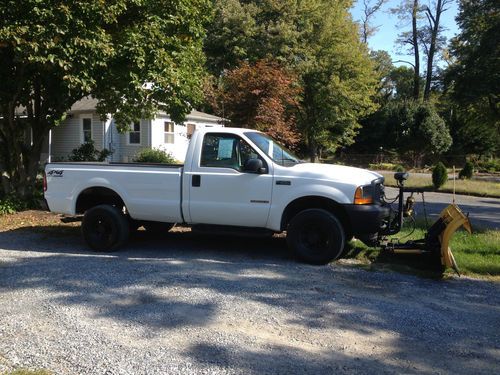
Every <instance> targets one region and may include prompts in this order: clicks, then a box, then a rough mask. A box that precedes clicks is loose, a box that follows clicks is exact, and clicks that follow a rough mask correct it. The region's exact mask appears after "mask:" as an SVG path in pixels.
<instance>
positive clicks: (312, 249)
mask: <svg viewBox="0 0 500 375" xmlns="http://www.w3.org/2000/svg"><path fill="white" fill-rule="evenodd" d="M286 240H287V244H288V247H289V248H290V249H291V250H292V251H293V252H294V254H295V255H296V256H297V257H298V258H299V259H300V260H302V261H304V262H306V263H310V264H326V263H328V262H330V261H332V260H335V259H337V258H338V257H339V256H340V255H341V254H342V251H343V249H344V244H345V232H344V228H343V227H342V224H341V223H340V221H339V220H338V219H337V218H336V217H335V216H334V215H333V214H332V213H330V212H328V211H326V210H321V209H316V208H312V209H308V210H304V211H302V212H299V213H298V214H297V215H295V216H294V217H293V218H292V220H291V221H290V225H289V226H288V229H287V236H286Z"/></svg>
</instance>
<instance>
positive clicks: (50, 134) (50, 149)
mask: <svg viewBox="0 0 500 375" xmlns="http://www.w3.org/2000/svg"><path fill="white" fill-rule="evenodd" d="M51 160H52V129H50V130H49V158H48V160H47V161H48V162H49V163H50V162H51Z"/></svg>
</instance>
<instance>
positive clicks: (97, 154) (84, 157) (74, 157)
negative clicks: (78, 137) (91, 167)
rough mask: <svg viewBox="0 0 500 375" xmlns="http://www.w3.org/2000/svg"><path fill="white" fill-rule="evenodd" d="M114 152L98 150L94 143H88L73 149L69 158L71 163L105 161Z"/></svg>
mask: <svg viewBox="0 0 500 375" xmlns="http://www.w3.org/2000/svg"><path fill="white" fill-rule="evenodd" d="M111 154H112V152H111V151H109V150H107V149H105V148H104V149H102V150H101V151H99V150H96V148H95V146H94V141H88V142H85V143H84V144H82V145H81V146H80V147H78V148H75V149H73V151H71V154H70V155H69V156H68V159H69V160H70V161H104V160H106V158H107V157H108V156H109V155H111Z"/></svg>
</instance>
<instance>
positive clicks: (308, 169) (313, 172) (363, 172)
mask: <svg viewBox="0 0 500 375" xmlns="http://www.w3.org/2000/svg"><path fill="white" fill-rule="evenodd" d="M289 168H290V169H292V170H293V171H294V172H295V173H297V174H299V175H300V176H301V177H304V178H313V179H321V180H329V181H337V182H340V183H343V184H353V185H356V186H361V185H369V184H370V183H371V182H372V181H373V180H375V179H377V178H380V177H383V176H382V175H381V174H378V173H376V172H372V171H369V170H367V169H361V168H355V167H347V166H344V165H335V164H319V163H300V164H296V165H294V166H293V167H289Z"/></svg>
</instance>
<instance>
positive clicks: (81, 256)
mask: <svg viewBox="0 0 500 375" xmlns="http://www.w3.org/2000/svg"><path fill="white" fill-rule="evenodd" d="M51 231H52V232H51ZM0 249H3V250H0V255H1V257H2V258H3V259H6V260H7V262H5V263H3V264H0V293H1V292H2V291H7V290H14V289H21V290H23V289H29V288H32V289H36V290H40V291H41V292H40V295H41V296H43V295H46V300H45V301H43V303H47V304H50V305H54V304H55V305H63V306H78V307H81V308H84V309H85V311H86V312H85V313H86V314H90V315H92V316H93V317H95V318H96V319H99V318H107V319H112V320H113V321H118V322H124V323H125V324H126V325H127V326H129V325H130V324H133V326H134V327H135V326H137V327H143V328H144V336H145V337H146V338H147V337H149V335H156V334H157V335H160V334H161V335H168V331H169V330H172V329H175V328H179V327H207V326H209V325H210V324H211V323H212V322H213V321H214V320H215V319H217V317H219V316H220V315H221V314H223V313H226V314H227V313H228V311H227V309H229V307H228V306H229V305H230V304H231V303H232V302H228V301H236V303H237V304H238V301H240V303H245V304H247V305H245V306H258V307H259V310H258V312H257V311H256V312H254V311H239V314H240V315H239V316H238V317H236V318H237V319H240V320H241V321H246V319H247V316H246V315H247V314H248V315H250V316H253V319H257V322H258V321H259V319H262V318H264V317H265V315H266V314H268V311H274V312H281V314H284V315H283V316H287V317H288V318H287V320H286V321H284V322H282V324H285V325H286V326H287V327H294V328H297V329H298V330H300V331H302V332H305V333H304V334H307V332H309V331H310V330H312V331H314V332H318V330H320V331H321V332H323V331H322V330H324V332H325V334H327V335H338V334H342V335H343V334H344V333H353V334H356V335H358V336H356V337H359V335H362V336H365V337H367V338H376V337H378V335H380V333H381V332H384V333H387V334H390V337H391V340H392V342H391V343H390V347H391V348H392V350H393V351H392V352H391V353H390V354H388V355H387V356H383V357H382V356H378V357H377V358H353V357H352V355H351V354H349V353H348V352H345V353H344V352H343V351H341V350H339V349H338V348H335V347H332V345H330V346H327V347H326V348H325V349H324V350H322V351H320V352H314V353H312V352H311V351H310V349H308V348H301V347H300V345H299V346H298V345H295V346H294V347H291V346H289V345H287V344H286V342H285V343H284V344H283V345H277V344H274V343H272V342H270V343H269V344H267V345H266V347H267V348H268V350H266V351H265V352H263V351H262V350H260V351H256V349H253V348H252V347H246V346H238V347H237V348H231V347H229V346H224V347H222V346H220V345H219V344H217V343H215V342H212V340H211V338H210V337H205V336H203V337H199V336H198V337H196V336H193V337H190V336H189V335H188V334H187V333H186V335H188V336H186V339H187V340H190V342H191V344H190V345H189V348H188V349H187V350H186V351H185V353H184V355H185V356H186V357H188V358H189V360H190V361H195V362H197V363H200V364H203V365H206V366H212V365H217V366H223V367H226V366H227V367H228V368H231V369H232V370H233V371H234V370H240V371H241V372H244V373H245V372H254V373H264V372H268V373H333V372H335V371H336V370H339V371H355V372H358V373H361V372H367V373H369V372H370V370H369V368H370V366H372V365H373V366H374V367H375V368H378V369H379V370H380V366H382V367H383V368H384V369H386V370H387V371H388V372H394V373H401V372H404V373H416V372H418V371H417V370H416V368H412V367H408V366H410V365H409V363H411V364H412V365H411V366H413V365H415V364H416V365H417V366H418V369H420V370H422V369H424V370H426V371H430V369H432V371H433V372H440V373H448V372H449V373H453V372H456V373H475V374H477V373H491V369H492V368H493V367H494V365H492V364H495V363H496V364H498V357H496V356H495V353H498V349H499V343H498V336H497V334H498V332H499V331H500V322H499V321H498V313H500V309H499V307H498V306H500V296H499V295H500V293H498V291H499V289H498V286H497V285H496V284H492V283H487V282H482V281H475V280H468V279H462V280H448V281H435V280H428V279H419V278H416V277H410V276H404V275H400V274H396V273H382V272H361V271H359V270H356V269H353V268H347V267H337V266H322V267H314V266H308V265H304V264H298V263H295V262H294V261H293V260H292V259H291V258H290V256H289V255H288V252H287V249H286V244H285V241H284V239H283V238H276V237H273V238H234V237H207V236H199V235H195V234H192V233H175V232H174V233H169V234H167V235H165V236H160V237H156V238H152V237H150V236H148V235H146V233H138V236H136V237H135V238H134V239H133V240H132V241H131V242H130V244H129V245H128V246H127V247H125V248H124V249H123V250H122V251H120V252H117V253H113V254H97V253H93V252H90V251H88V250H87V249H86V247H85V246H84V244H83V243H82V242H81V239H80V237H79V228H74V229H73V228H72V229H70V230H68V232H67V233H63V232H58V231H57V230H56V231H54V229H51V230H49V231H48V232H47V231H45V232H43V234H41V233H37V232H32V231H31V232H30V231H25V230H14V231H11V232H3V233H0ZM9 251H22V252H26V251H32V252H35V253H36V254H34V255H31V254H27V255H26V256H19V255H17V256H16V257H15V259H14V260H13V261H12V262H10V261H8V258H9V256H10V254H9ZM47 291H49V292H51V293H47ZM207 291H208V292H207ZM40 299H42V300H43V297H40ZM242 301H243V302H242ZM234 309H235V310H234V311H237V309H238V306H234ZM230 313H232V314H234V313H233V310H231V312H230ZM260 314H264V316H262V315H260ZM236 318H235V319H236ZM247 322H248V321H247ZM256 329H258V328H256ZM281 329H286V327H284V326H283V325H282V326H281ZM234 334H235V335H236V334H237V332H234ZM251 334H252V333H250V335H251ZM282 339H283V338H282ZM325 339H328V340H330V342H331V340H332V337H325ZM285 340H286V339H285ZM353 345H355V344H353ZM315 348H317V347H315ZM422 353H427V354H426V355H422ZM377 366H379V367H377ZM375 372H377V371H375Z"/></svg>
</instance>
